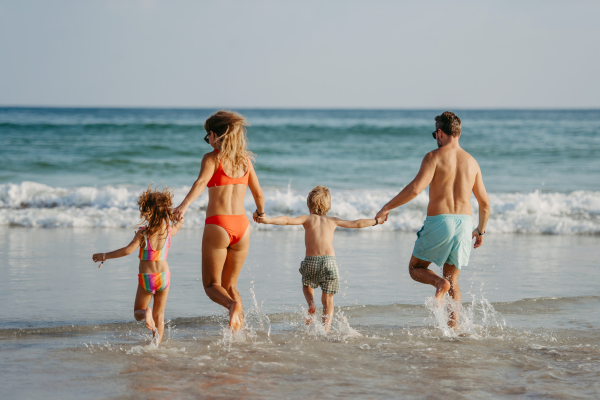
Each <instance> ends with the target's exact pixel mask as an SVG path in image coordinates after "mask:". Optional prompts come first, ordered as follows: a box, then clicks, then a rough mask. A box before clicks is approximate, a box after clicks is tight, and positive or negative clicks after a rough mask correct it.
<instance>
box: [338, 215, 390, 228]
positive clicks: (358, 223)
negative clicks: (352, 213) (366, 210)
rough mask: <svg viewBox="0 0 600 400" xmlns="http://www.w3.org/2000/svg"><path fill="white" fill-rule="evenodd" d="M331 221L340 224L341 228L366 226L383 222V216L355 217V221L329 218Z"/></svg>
mask: <svg viewBox="0 0 600 400" xmlns="http://www.w3.org/2000/svg"><path fill="white" fill-rule="evenodd" d="M331 219H332V220H333V222H335V224H336V225H337V226H341V227H342V228H355V229H360V228H366V227H368V226H373V225H379V224H382V223H383V218H379V219H377V218H373V219H357V220H356V221H346V220H345V219H341V218H331Z"/></svg>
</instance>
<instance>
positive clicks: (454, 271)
mask: <svg viewBox="0 0 600 400" xmlns="http://www.w3.org/2000/svg"><path fill="white" fill-rule="evenodd" d="M459 272H460V270H459V269H458V268H456V267H455V266H454V265H450V264H444V278H445V279H446V280H448V282H450V290H448V294H449V295H450V297H452V299H454V301H455V302H456V303H457V304H458V305H460V303H461V294H460V287H459V286H458V274H459ZM458 318H459V314H458V312H455V311H452V312H450V320H448V326H449V327H450V328H455V329H456V328H458Z"/></svg>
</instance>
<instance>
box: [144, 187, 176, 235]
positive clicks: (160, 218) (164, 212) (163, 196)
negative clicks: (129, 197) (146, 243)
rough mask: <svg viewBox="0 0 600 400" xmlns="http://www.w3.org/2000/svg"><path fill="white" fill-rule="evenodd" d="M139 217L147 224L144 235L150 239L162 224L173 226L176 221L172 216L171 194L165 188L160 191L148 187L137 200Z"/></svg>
mask: <svg viewBox="0 0 600 400" xmlns="http://www.w3.org/2000/svg"><path fill="white" fill-rule="evenodd" d="M137 203H138V206H139V208H140V217H141V218H142V220H144V221H146V222H147V223H148V226H147V228H146V234H147V235H148V238H151V237H152V236H153V235H155V234H156V233H157V232H159V231H160V230H161V227H162V226H163V224H167V225H169V224H170V223H173V224H175V222H177V220H176V219H175V216H174V215H173V210H172V207H173V193H172V192H171V191H170V190H169V189H168V188H165V189H164V190H162V191H159V190H157V189H152V185H150V186H148V189H146V191H145V192H143V193H142V194H141V195H140V197H139V199H138V202H137ZM142 246H143V244H142Z"/></svg>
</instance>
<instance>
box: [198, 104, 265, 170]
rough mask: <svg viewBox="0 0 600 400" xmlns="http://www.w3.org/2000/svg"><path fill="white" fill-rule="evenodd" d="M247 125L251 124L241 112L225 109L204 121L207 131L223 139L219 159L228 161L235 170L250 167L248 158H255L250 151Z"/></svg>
mask: <svg viewBox="0 0 600 400" xmlns="http://www.w3.org/2000/svg"><path fill="white" fill-rule="evenodd" d="M247 126H250V124H249V123H248V121H246V118H244V117H243V116H242V115H241V114H238V113H236V112H233V111H225V110H221V111H217V112H216V113H214V114H213V115H211V116H210V117H209V118H208V119H207V120H206V122H205V123H204V129H205V130H206V133H210V132H214V133H215V134H216V135H217V138H218V139H217V140H220V141H221V149H220V150H219V154H218V155H217V157H218V160H219V161H223V160H225V161H227V164H228V165H230V166H231V168H232V170H233V172H237V171H239V170H243V169H245V168H250V166H249V165H248V159H251V160H254V154H253V153H251V152H250V151H248V138H247V137H246V127H247Z"/></svg>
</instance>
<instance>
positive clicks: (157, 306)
mask: <svg viewBox="0 0 600 400" xmlns="http://www.w3.org/2000/svg"><path fill="white" fill-rule="evenodd" d="M168 296H169V288H166V289H165V290H163V291H162V292H156V294H155V295H154V304H153V306H154V310H153V311H152V318H153V319H154V324H155V325H156V328H157V329H158V343H160V342H161V341H162V337H163V332H164V330H165V306H166V305H167V297H168Z"/></svg>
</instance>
